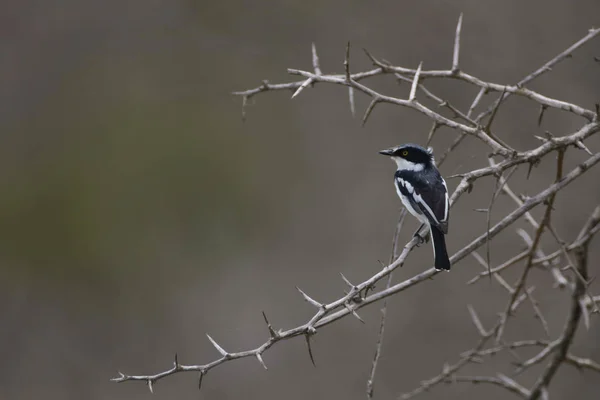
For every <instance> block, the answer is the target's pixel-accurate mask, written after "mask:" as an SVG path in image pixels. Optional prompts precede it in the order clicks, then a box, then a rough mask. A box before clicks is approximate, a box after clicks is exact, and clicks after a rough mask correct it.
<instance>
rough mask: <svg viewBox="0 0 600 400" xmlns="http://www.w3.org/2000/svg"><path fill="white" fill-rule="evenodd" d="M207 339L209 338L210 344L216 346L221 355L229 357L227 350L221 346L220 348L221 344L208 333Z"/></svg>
mask: <svg viewBox="0 0 600 400" xmlns="http://www.w3.org/2000/svg"><path fill="white" fill-rule="evenodd" d="M206 337H207V338H208V340H210V343H212V345H213V346H214V348H215V349H217V351H218V352H219V353H221V355H222V356H223V357H225V358H227V357H229V353H228V352H226V351H225V349H223V348H222V347H221V346H219V344H218V343H217V342H215V340H214V339H213V338H211V337H210V335H209V334H208V333H207V334H206Z"/></svg>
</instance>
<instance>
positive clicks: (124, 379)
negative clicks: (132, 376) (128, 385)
mask: <svg viewBox="0 0 600 400" xmlns="http://www.w3.org/2000/svg"><path fill="white" fill-rule="evenodd" d="M117 373H118V374H119V376H118V377H117V378H110V380H111V382H117V383H120V382H125V381H126V380H127V376H126V375H125V374H124V373H122V372H121V371H117Z"/></svg>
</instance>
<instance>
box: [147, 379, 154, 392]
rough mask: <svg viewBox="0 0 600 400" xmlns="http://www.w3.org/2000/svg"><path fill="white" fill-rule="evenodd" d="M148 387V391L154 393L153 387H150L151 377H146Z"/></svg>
mask: <svg viewBox="0 0 600 400" xmlns="http://www.w3.org/2000/svg"><path fill="white" fill-rule="evenodd" d="M148 389H149V390H150V393H152V394H154V389H152V379H148Z"/></svg>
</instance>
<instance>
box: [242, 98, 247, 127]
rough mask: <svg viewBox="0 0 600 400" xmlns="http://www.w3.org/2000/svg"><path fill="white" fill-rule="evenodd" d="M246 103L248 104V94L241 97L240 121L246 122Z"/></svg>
mask: <svg viewBox="0 0 600 400" xmlns="http://www.w3.org/2000/svg"><path fill="white" fill-rule="evenodd" d="M246 105H248V96H243V97H242V122H246Z"/></svg>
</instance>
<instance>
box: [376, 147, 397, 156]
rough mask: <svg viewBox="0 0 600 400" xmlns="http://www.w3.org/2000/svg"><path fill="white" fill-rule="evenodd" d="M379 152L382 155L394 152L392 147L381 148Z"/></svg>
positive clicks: (389, 154)
mask: <svg viewBox="0 0 600 400" xmlns="http://www.w3.org/2000/svg"><path fill="white" fill-rule="evenodd" d="M379 154H382V155H384V156H391V155H392V154H394V149H393V148H392V149H385V150H381V151H380V152H379Z"/></svg>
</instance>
